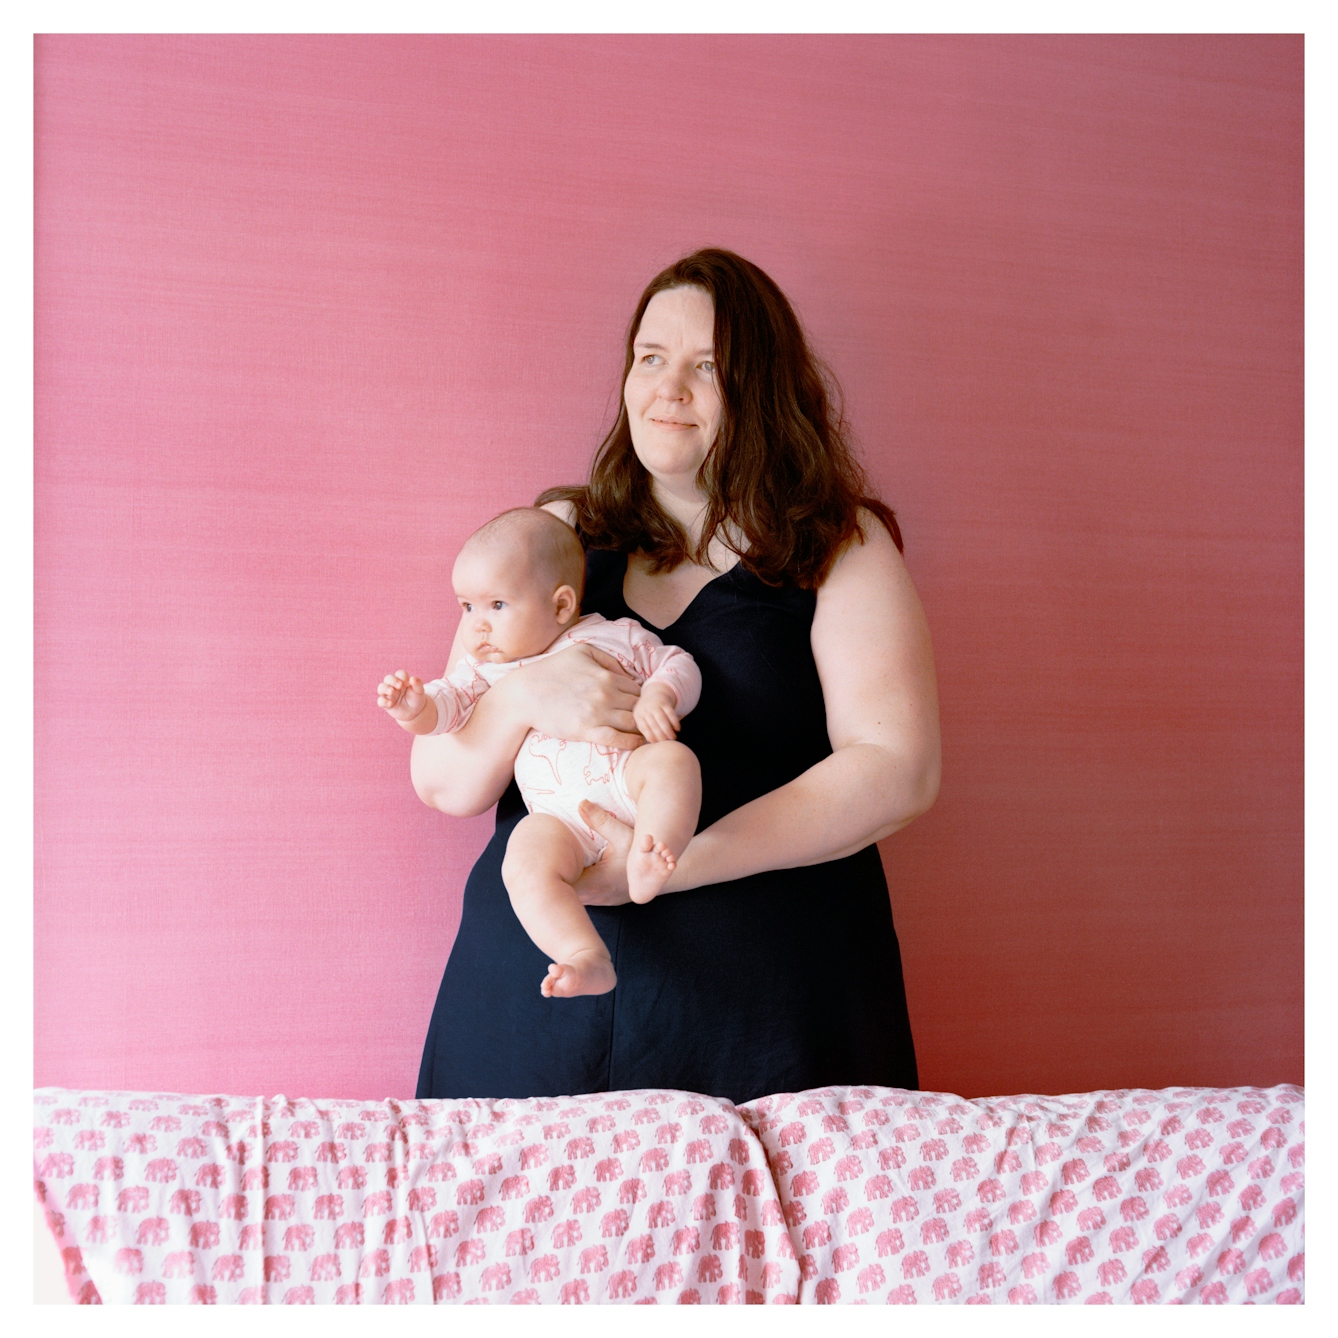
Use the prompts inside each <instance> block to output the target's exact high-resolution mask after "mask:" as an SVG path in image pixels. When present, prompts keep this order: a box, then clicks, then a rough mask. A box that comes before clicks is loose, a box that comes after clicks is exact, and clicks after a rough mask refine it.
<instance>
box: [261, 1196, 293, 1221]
mask: <svg viewBox="0 0 1338 1338" xmlns="http://www.w3.org/2000/svg"><path fill="white" fill-rule="evenodd" d="M296 1212H297V1202H296V1200H295V1199H294V1198H293V1196H292V1195H291V1194H275V1195H273V1196H272V1197H270V1198H267V1199H266V1200H265V1221H267V1222H286V1221H288V1219H289V1218H291V1217H292V1216H293V1215H294V1214H295V1213H296Z"/></svg>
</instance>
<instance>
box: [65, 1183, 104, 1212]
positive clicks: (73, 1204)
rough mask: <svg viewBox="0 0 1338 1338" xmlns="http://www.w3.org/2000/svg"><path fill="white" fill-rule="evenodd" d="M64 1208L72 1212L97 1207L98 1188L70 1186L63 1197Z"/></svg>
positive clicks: (92, 1186) (94, 1186)
mask: <svg viewBox="0 0 1338 1338" xmlns="http://www.w3.org/2000/svg"><path fill="white" fill-rule="evenodd" d="M65 1206H66V1207H67V1208H70V1209H72V1210H75V1211H78V1210H85V1209H89V1208H96V1207H97V1206H98V1187H97V1186H96V1185H71V1186H70V1190H69V1193H68V1194H66V1196H65Z"/></svg>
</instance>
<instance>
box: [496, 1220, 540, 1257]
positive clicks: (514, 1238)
mask: <svg viewBox="0 0 1338 1338" xmlns="http://www.w3.org/2000/svg"><path fill="white" fill-rule="evenodd" d="M533 1248H534V1232H533V1231H531V1230H530V1228H529V1227H520V1228H519V1230H516V1231H512V1232H510V1234H508V1235H507V1238H506V1250H504V1251H503V1252H504V1254H506V1255H507V1256H511V1255H527V1254H529V1252H530V1251H531V1250H533Z"/></svg>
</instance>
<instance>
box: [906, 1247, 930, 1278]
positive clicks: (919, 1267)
mask: <svg viewBox="0 0 1338 1338" xmlns="http://www.w3.org/2000/svg"><path fill="white" fill-rule="evenodd" d="M928 1272H929V1256H928V1255H927V1254H926V1253H925V1252H924V1251H923V1250H914V1251H912V1252H911V1253H910V1254H908V1255H905V1256H903V1257H902V1260H901V1276H902V1277H903V1278H907V1279H909V1278H922V1277H924V1276H925V1275H926V1274H927V1273H928Z"/></svg>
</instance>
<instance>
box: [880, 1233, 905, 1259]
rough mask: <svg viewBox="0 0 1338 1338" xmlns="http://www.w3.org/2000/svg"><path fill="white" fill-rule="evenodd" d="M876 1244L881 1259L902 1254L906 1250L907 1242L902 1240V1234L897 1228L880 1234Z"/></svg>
mask: <svg viewBox="0 0 1338 1338" xmlns="http://www.w3.org/2000/svg"><path fill="white" fill-rule="evenodd" d="M874 1244H875V1245H876V1247H877V1250H878V1254H879V1257H880V1258H886V1256H888V1255H889V1254H900V1253H901V1252H902V1250H904V1249H905V1248H906V1242H905V1241H904V1240H903V1239H902V1236H901V1232H900V1231H898V1230H897V1229H896V1227H892V1228H891V1229H890V1230H888V1231H883V1232H880V1233H879V1236H878V1239H877V1241H875V1242H874Z"/></svg>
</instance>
